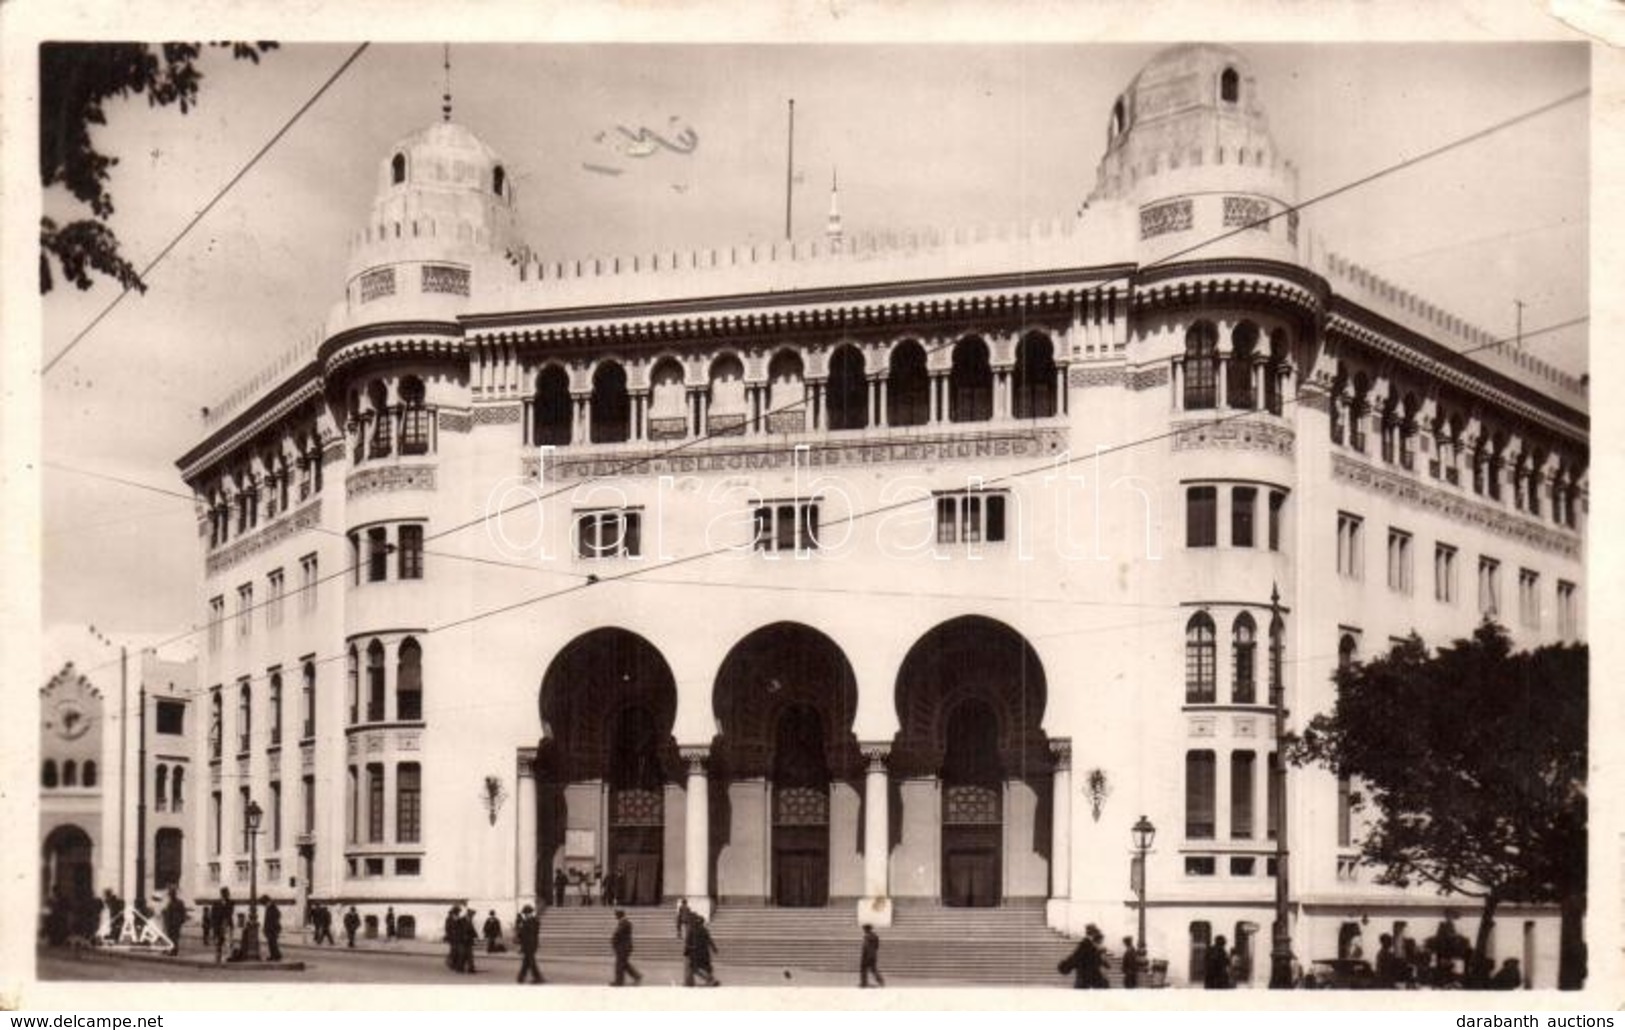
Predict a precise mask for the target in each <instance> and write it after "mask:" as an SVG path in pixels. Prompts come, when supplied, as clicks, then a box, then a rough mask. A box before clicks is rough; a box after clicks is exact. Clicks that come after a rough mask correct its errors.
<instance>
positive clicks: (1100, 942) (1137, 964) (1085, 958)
mask: <svg viewBox="0 0 1625 1030" xmlns="http://www.w3.org/2000/svg"><path fill="white" fill-rule="evenodd" d="M1219 940H1220V942H1221V943H1222V942H1223V940H1224V938H1222V937H1221V938H1219ZM1105 943H1106V935H1105V934H1103V933H1101V932H1100V927H1098V926H1096V925H1095V924H1094V923H1090V924H1089V925H1088V926H1086V927H1084V930H1083V938H1082V939H1081V940H1080V941H1078V946H1077V947H1076V948H1074V949H1072V954H1070V955H1068V956H1067V957H1066V958H1065V959H1062V960H1061V964H1060V965H1059V966H1058V967H1056V971H1057V972H1059V973H1061V974H1063V975H1065V974H1067V973H1070V974H1072V986H1073V987H1074V988H1075V989H1077V990H1104V989H1105V988H1107V987H1109V986H1111V985H1110V983H1109V982H1108V981H1107V979H1106V969H1107V965H1108V963H1109V961H1110V959H1109V957H1108V956H1107V954H1106V948H1105ZM1120 961H1121V963H1122V971H1123V987H1124V988H1125V989H1127V990H1134V989H1135V988H1137V987H1139V986H1140V977H1141V975H1142V974H1143V973H1144V972H1145V953H1144V952H1142V951H1141V950H1140V949H1139V948H1137V947H1135V945H1134V938H1132V937H1124V938H1123V955H1122V958H1121V959H1120Z"/></svg>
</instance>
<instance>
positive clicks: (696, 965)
mask: <svg viewBox="0 0 1625 1030" xmlns="http://www.w3.org/2000/svg"><path fill="white" fill-rule="evenodd" d="M716 953H717V946H716V944H715V942H713V941H712V940H711V931H710V930H708V929H706V926H705V917H704V916H702V915H700V914H699V913H698V912H696V913H694V914H693V915H692V916H690V917H689V920H688V940H687V941H686V942H685V943H684V944H683V958H684V959H685V960H686V963H685V965H684V968H683V986H684V987H693V986H694V979H695V977H699V978H701V979H703V980H704V981H705V985H706V986H707V987H720V986H722V981H720V980H718V979H717V978H716V975H715V974H714V973H713V972H712V971H711V956H712V955H715V954H716Z"/></svg>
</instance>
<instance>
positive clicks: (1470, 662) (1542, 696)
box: [1289, 622, 1589, 950]
mask: <svg viewBox="0 0 1625 1030" xmlns="http://www.w3.org/2000/svg"><path fill="white" fill-rule="evenodd" d="M1336 682H1337V687H1338V695H1337V703H1336V706H1335V707H1334V708H1333V710H1332V711H1331V712H1330V713H1329V714H1321V715H1317V716H1315V718H1314V719H1313V720H1311V721H1310V723H1309V725H1308V727H1307V729H1306V730H1305V731H1304V733H1303V736H1302V737H1301V738H1300V739H1299V740H1298V741H1297V742H1296V744H1295V745H1294V747H1293V749H1292V750H1291V752H1289V754H1290V757H1291V758H1292V760H1293V761H1294V762H1296V763H1297V764H1300V765H1302V764H1306V763H1317V764H1320V765H1323V766H1325V767H1327V768H1329V769H1331V770H1333V771H1334V772H1336V773H1337V774H1338V775H1339V776H1347V777H1352V778H1354V779H1356V780H1357V781H1358V782H1359V783H1360V784H1361V788H1362V795H1363V798H1362V803H1363V804H1365V805H1369V806H1370V808H1371V809H1372V810H1374V812H1375V815H1376V819H1375V821H1374V823H1375V824H1374V825H1373V826H1372V827H1371V828H1370V831H1369V832H1368V833H1367V834H1366V836H1365V838H1364V839H1363V840H1362V842H1361V852H1362V857H1363V859H1364V860H1365V861H1366V862H1367V863H1369V864H1371V865H1373V866H1376V867H1377V868H1379V869H1380V870H1381V871H1380V873H1379V874H1378V881H1379V882H1382V883H1390V884H1399V885H1408V884H1412V883H1427V884H1432V885H1433V886H1434V887H1436V888H1437V889H1439V890H1440V891H1441V892H1443V893H1446V894H1461V895H1466V896H1470V897H1476V898H1480V899H1482V900H1483V902H1484V906H1485V917H1486V918H1485V920H1484V921H1483V922H1484V923H1485V924H1489V923H1492V922H1493V917H1494V911H1495V907H1496V906H1497V905H1499V904H1501V903H1503V902H1535V903H1561V904H1563V905H1564V908H1565V912H1567V911H1569V909H1570V908H1571V907H1572V906H1573V904H1574V902H1575V900H1576V899H1583V897H1584V894H1585V888H1586V883H1585V877H1586V792H1585V791H1586V761H1587V757H1586V720H1587V712H1588V693H1589V674H1588V652H1587V648H1586V647H1584V646H1583V645H1552V646H1548V647H1542V648H1540V649H1538V650H1536V651H1532V652H1520V653H1516V654H1515V653H1513V651H1512V643H1511V640H1510V639H1509V638H1508V636H1507V634H1506V631H1505V630H1504V629H1502V628H1501V627H1500V626H1497V625H1495V624H1493V623H1490V622H1486V623H1484V624H1483V625H1482V626H1480V627H1479V628H1478V630H1477V631H1476V632H1475V633H1474V634H1473V637H1472V638H1471V639H1470V640H1458V641H1456V642H1455V643H1454V644H1452V645H1450V646H1448V647H1444V648H1441V649H1440V650H1439V652H1438V653H1437V654H1436V655H1433V656H1430V655H1429V654H1428V652H1427V648H1426V647H1425V646H1424V645H1423V643H1422V641H1421V639H1420V638H1419V637H1417V636H1415V635H1414V634H1413V635H1412V636H1411V637H1410V639H1408V640H1406V641H1404V642H1403V643H1401V644H1399V645H1397V646H1396V647H1395V648H1394V649H1393V650H1392V651H1391V652H1390V653H1389V654H1387V655H1384V656H1382V657H1379V658H1376V659H1373V660H1372V661H1369V662H1366V663H1364V664H1355V665H1351V666H1349V667H1347V668H1344V669H1340V670H1339V671H1338V673H1337V675H1336ZM1488 929H1489V927H1488V925H1484V926H1481V928H1480V940H1479V947H1480V950H1482V948H1483V945H1484V943H1485V939H1486V937H1487V933H1488Z"/></svg>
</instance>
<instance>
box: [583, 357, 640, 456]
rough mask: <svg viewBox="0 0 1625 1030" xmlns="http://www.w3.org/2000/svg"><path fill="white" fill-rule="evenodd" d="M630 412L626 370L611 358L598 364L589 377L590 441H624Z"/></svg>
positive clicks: (629, 433) (628, 426) (628, 433)
mask: <svg viewBox="0 0 1625 1030" xmlns="http://www.w3.org/2000/svg"><path fill="white" fill-rule="evenodd" d="M631 412H632V405H631V402H630V400H629V399H628V398H627V395H626V370H625V369H623V368H621V366H620V365H619V364H617V363H616V362H613V361H606V362H605V363H604V364H602V365H599V366H598V371H597V372H594V373H593V377H592V423H591V426H590V435H591V439H592V442H593V443H625V442H626V439H627V437H628V436H629V435H631V430H630V423H631Z"/></svg>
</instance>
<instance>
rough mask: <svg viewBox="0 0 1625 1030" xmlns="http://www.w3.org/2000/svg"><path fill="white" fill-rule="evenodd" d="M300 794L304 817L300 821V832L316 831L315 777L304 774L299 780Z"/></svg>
mask: <svg viewBox="0 0 1625 1030" xmlns="http://www.w3.org/2000/svg"><path fill="white" fill-rule="evenodd" d="M299 788H300V794H301V795H302V797H303V807H304V818H303V819H302V820H301V821H300V823H299V826H300V832H301V833H315V832H316V777H314V776H306V777H304V778H303V779H301V780H300V781H299Z"/></svg>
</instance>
